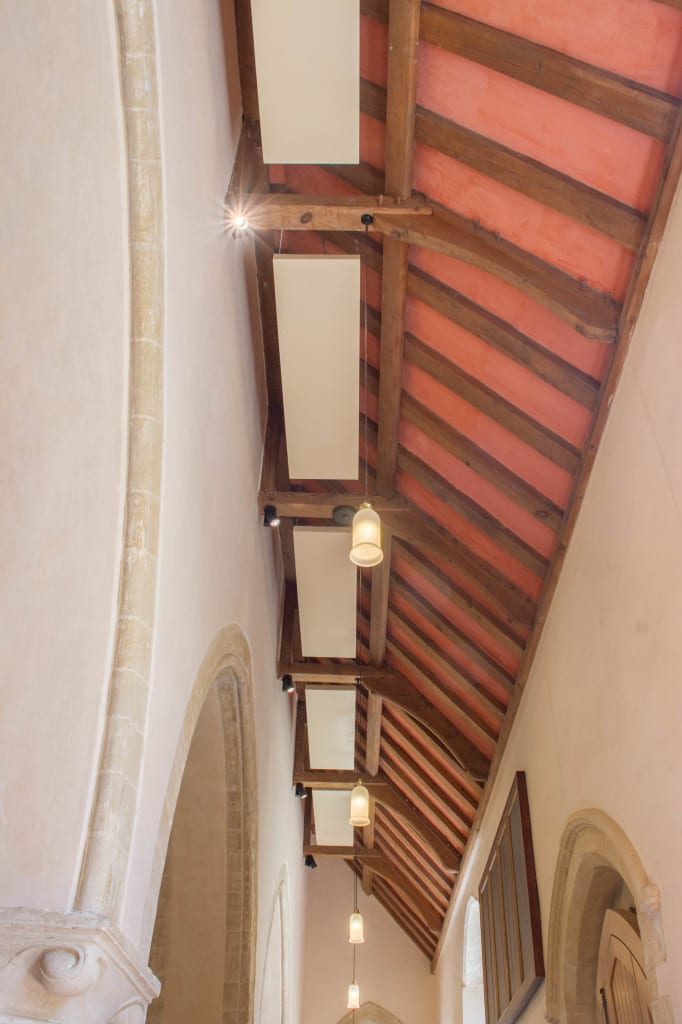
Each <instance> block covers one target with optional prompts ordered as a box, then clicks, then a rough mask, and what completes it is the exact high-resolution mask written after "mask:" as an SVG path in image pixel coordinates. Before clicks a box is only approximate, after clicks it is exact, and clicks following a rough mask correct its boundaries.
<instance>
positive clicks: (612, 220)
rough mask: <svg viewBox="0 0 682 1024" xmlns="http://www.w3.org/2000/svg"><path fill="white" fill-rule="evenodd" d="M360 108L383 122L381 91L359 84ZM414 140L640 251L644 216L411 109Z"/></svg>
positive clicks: (536, 163) (451, 124)
mask: <svg viewBox="0 0 682 1024" xmlns="http://www.w3.org/2000/svg"><path fill="white" fill-rule="evenodd" d="M360 109H361V110H362V111H363V113H365V114H368V115H369V116H370V117H373V118H374V119H375V120H377V121H381V122H383V121H384V120H385V117H386V91H385V90H384V89H383V88H382V87H381V86H379V85H375V84H374V83H373V82H369V81H367V79H362V81H361V83H360ZM415 139H416V141H417V142H421V143H423V144H424V145H425V146H429V147H430V148H431V149H435V150H437V151H438V152H439V153H443V154H444V155H445V156H449V157H451V158H452V159H453V160H457V161H459V163H463V164H466V165H467V166H468V167H472V168H473V169H474V170H476V171H479V172H480V173H481V174H485V175H487V176H488V177H490V178H493V179H494V180H495V181H499V182H500V183H501V184H502V185H507V186H508V187H509V188H513V189H516V190H517V191H518V192H522V193H523V194H524V195H526V196H528V197H529V198H530V199H533V200H535V201H536V202H538V203H543V204H544V205H545V206H549V207H550V208H551V209H553V210H558V212H559V213H563V214H565V215H566V216H568V217H572V218H573V219H575V220H577V221H578V222H579V223H581V224H584V225H586V226H587V227H590V228H594V229H595V230H597V231H600V232H602V234H604V235H606V236H607V237H609V238H613V239H615V241H617V242H620V243H621V244H622V245H625V246H627V248H629V249H637V247H638V246H639V243H640V241H641V239H642V234H643V231H644V225H645V222H646V217H645V216H644V214H643V213H641V212H640V211H639V210H635V209H633V208H632V207H629V206H627V205H626V204H625V203H621V202H619V201H618V200H617V199H614V198H612V197H611V196H608V195H605V194H604V193H603V192H599V191H598V190H597V189H595V188H591V187H590V186H589V185H585V184H584V183H583V182H581V181H576V180H575V178H570V177H569V176H568V175H567V174H563V173H562V172H561V171H557V170H556V169H555V168H553V167H549V166H547V165H546V164H543V163H541V162H540V161H539V160H534V159H533V158H532V157H529V156H526V155H525V154H523V153H517V152H516V151H515V150H513V149H510V148H509V147H508V146H504V145H502V143H500V142H495V141H494V140H492V139H489V138H487V137H486V136H484V135H479V134H478V132H474V131H472V130H471V129H470V128H465V127H464V126H462V125H459V124H456V123H455V122H454V121H449V120H447V118H445V117H442V116H441V115H440V114H435V113H433V112H432V111H430V110H426V109H425V108H424V107H420V106H418V107H417V108H416V117H415Z"/></svg>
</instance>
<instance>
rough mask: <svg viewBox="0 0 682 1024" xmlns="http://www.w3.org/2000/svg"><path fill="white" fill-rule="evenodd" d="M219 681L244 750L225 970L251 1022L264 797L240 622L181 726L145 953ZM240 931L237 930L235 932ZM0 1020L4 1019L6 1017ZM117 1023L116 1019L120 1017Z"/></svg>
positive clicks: (195, 691)
mask: <svg viewBox="0 0 682 1024" xmlns="http://www.w3.org/2000/svg"><path fill="white" fill-rule="evenodd" d="M214 685H215V686H217V688H218V696H219V700H220V709H221V715H222V723H223V730H224V742H225V750H226V751H231V752H232V756H233V757H234V754H235V752H238V755H237V760H238V762H239V767H238V771H237V772H236V773H235V771H234V763H233V761H232V758H230V761H231V764H230V765H228V764H227V763H226V766H225V767H226V777H225V785H226V789H227V790H229V789H231V788H232V787H234V786H235V785H237V786H238V790H239V793H240V801H239V804H240V817H241V829H240V843H239V846H240V850H239V853H240V856H239V862H240V867H239V869H238V870H237V871H233V872H231V873H230V876H229V877H228V885H229V887H230V888H231V889H232V890H233V891H236V892H238V893H239V912H238V913H236V914H233V915H232V917H231V919H230V920H229V921H228V922H226V924H227V934H228V935H230V932H232V933H234V932H235V931H236V932H237V933H239V934H240V935H241V941H240V942H239V943H238V944H237V945H236V947H235V946H234V944H232V948H231V943H230V942H227V943H226V947H225V976H226V977H231V978H233V979H239V984H238V987H237V991H236V992H233V993H232V996H231V999H232V1008H231V1013H232V1016H231V1018H230V1019H231V1020H234V1021H235V1022H239V1024H250V1022H252V1021H253V1019H254V1002H255V965H256V918H257V909H258V908H257V869H258V803H257V778H256V722H255V706H254V692H253V675H252V670H251V651H250V649H249V644H248V641H247V639H246V637H245V635H244V633H243V632H242V630H241V628H240V627H239V626H238V625H236V624H232V625H230V626H226V627H224V628H223V629H221V630H219V632H218V633H217V634H216V635H215V637H214V638H213V640H212V641H211V643H210V644H209V646H208V649H207V651H206V654H205V655H204V658H203V660H202V663H201V666H200V668H199V671H198V673H197V678H196V680H195V683H194V686H193V688H192V693H191V695H190V698H189V701H188V704H187V708H186V711H185V717H184V721H183V725H182V731H181V734H180V739H179V741H178V745H177V748H176V751H175V757H174V760H173V765H172V768H171V771H170V775H169V779H168V787H167V792H166V797H165V800H164V803H163V809H162V812H161V820H160V822H159V829H158V835H157V840H156V847H155V851H154V861H153V865H152V870H151V875H150V878H149V884H148V886H147V901H146V904H145V910H144V917H143V926H142V941H141V946H140V948H141V951H142V952H145V953H146V952H147V951H148V950H149V948H150V945H151V942H152V934H153V931H154V925H155V919H156V915H157V904H158V899H159V892H160V890H161V881H162V877H163V869H164V865H165V862H166V855H167V851H168V843H169V839H170V833H171V828H172V824H173V818H174V815H175V808H176V805H177V801H178V795H179V793H180V785H181V783H182V777H183V774H184V771H185V765H186V762H187V757H188V755H189V750H190V746H191V743H192V737H193V736H194V730H195V728H196V724H197V721H198V719H199V715H200V713H201V709H202V708H203V706H204V702H205V700H206V697H207V695H208V692H209V690H210V689H211V687H212V686H214ZM232 937H234V934H233V936H232ZM0 1024H1V1022H0ZM117 1024H118V1022H117Z"/></svg>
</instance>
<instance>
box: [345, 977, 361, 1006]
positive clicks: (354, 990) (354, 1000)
mask: <svg viewBox="0 0 682 1024" xmlns="http://www.w3.org/2000/svg"><path fill="white" fill-rule="evenodd" d="M348 1009H349V1010H359V1009H360V986H359V985H357V984H356V983H355V982H353V984H352V985H349V986H348Z"/></svg>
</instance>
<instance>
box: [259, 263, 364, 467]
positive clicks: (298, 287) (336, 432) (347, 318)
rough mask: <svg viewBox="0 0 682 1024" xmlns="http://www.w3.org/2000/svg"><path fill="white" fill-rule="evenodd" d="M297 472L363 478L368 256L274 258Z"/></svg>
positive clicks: (290, 444)
mask: <svg viewBox="0 0 682 1024" xmlns="http://www.w3.org/2000/svg"><path fill="white" fill-rule="evenodd" d="M274 273H275V296H276V301H277V330H278V333H279V351H280V360H281V364H282V387H283V391H284V421H285V427H286V438H287V453H288V456H289V475H290V476H291V477H292V479H294V480H313V479H320V480H333V479H341V480H355V479H357V476H358V471H359V470H358V443H359V411H360V381H359V376H360V328H359V323H360V316H359V311H360V257H359V256H289V255H286V256H281V255H279V256H278V255H276V256H275V257H274Z"/></svg>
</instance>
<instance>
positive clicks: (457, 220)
mask: <svg viewBox="0 0 682 1024" xmlns="http://www.w3.org/2000/svg"><path fill="white" fill-rule="evenodd" d="M374 227H375V228H376V229H377V230H378V231H381V232H382V234H385V235H388V236H390V237H391V238H394V239H397V240H400V241H402V242H407V243H408V244H410V245H421V246H424V247H425V248H426V249H433V250H435V251H436V252H440V253H442V254H443V255H444V256H450V257H452V258H454V259H457V260H463V262H465V263H469V264H471V266H473V267H476V268H477V269H478V270H485V271H486V272H487V273H489V274H492V275H493V276H494V277H497V278H499V279H500V280H501V281H505V282H506V283H507V284H511V285H513V286H514V287H515V288H518V289H519V291H521V292H523V293H524V294H526V295H528V296H530V298H532V299H535V301H536V302H539V303H540V304H541V305H543V306H546V308H547V309H549V310H551V311H552V312H553V313H556V315H557V316H558V317H560V318H561V319H562V320H564V321H565V322H566V323H567V324H568V325H569V326H570V327H572V328H573V329H574V330H576V331H578V332H579V333H580V334H584V335H585V337H586V338H590V339H592V340H594V341H607V342H611V341H614V340H615V337H616V330H617V327H618V317H619V314H620V306H619V304H618V303H617V302H616V301H615V300H614V299H613V298H612V297H611V296H610V295H607V294H606V293H605V292H600V291H597V290H596V289H595V288H591V287H590V286H589V285H587V284H585V283H584V282H583V281H579V280H578V279H577V278H575V277H571V275H570V274H567V273H566V271H564V270H559V269H558V267H554V266H552V265H551V264H549V263H546V262H545V261H544V260H541V259H540V258H539V257H538V256H534V255H533V254H532V253H529V252H527V251H526V250H525V249H521V248H519V246H517V245H514V244H513V243H512V242H509V241H507V239H505V238H501V237H497V236H496V235H495V234H494V233H493V232H492V231H489V230H487V229H486V228H483V227H481V226H480V224H476V223H474V222H473V221H472V220H469V218H468V217H464V216H462V214H459V213H456V212H455V211H454V210H449V209H447V208H446V207H442V206H439V205H437V204H435V203H434V204H433V216H432V217H421V218H419V217H405V218H401V220H400V223H399V224H395V223H391V220H390V218H388V217H384V216H383V215H382V214H377V216H376V217H375V218H374ZM385 259H386V255H385V253H384V261H385Z"/></svg>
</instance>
